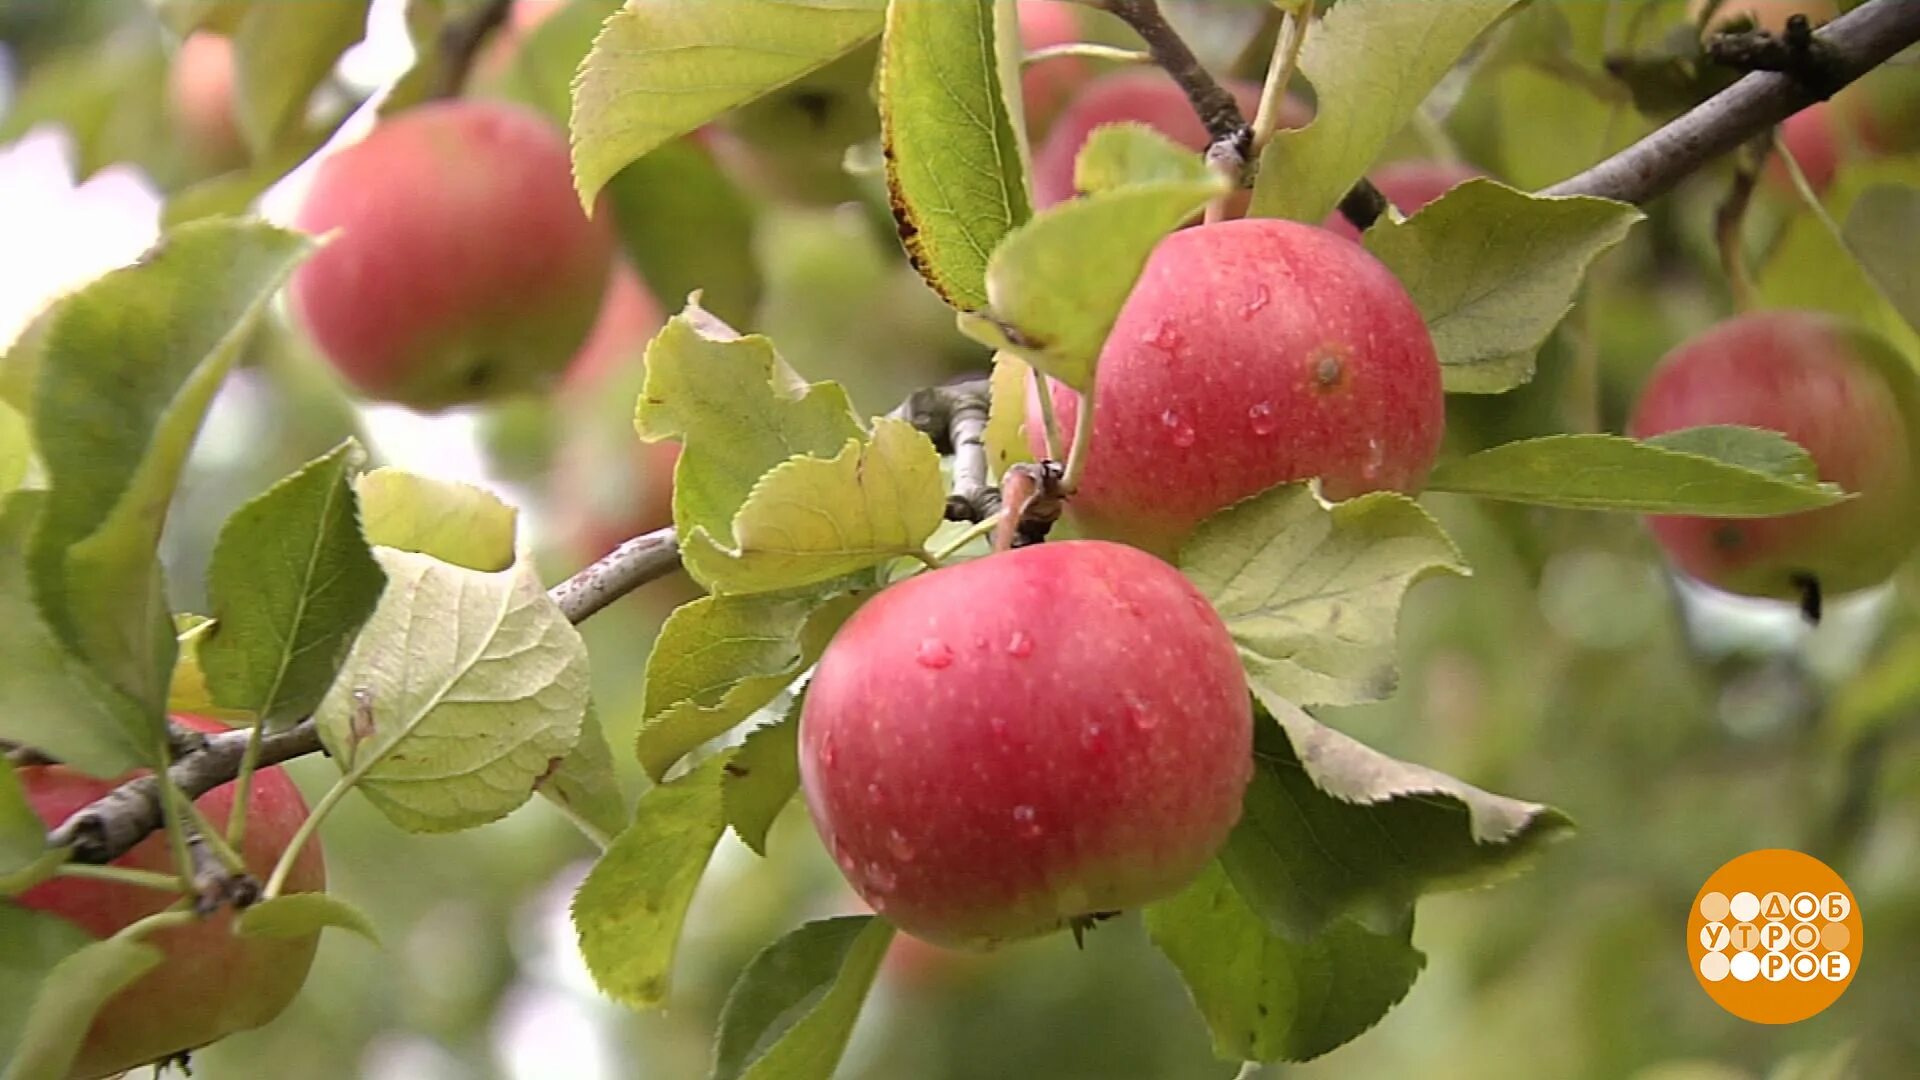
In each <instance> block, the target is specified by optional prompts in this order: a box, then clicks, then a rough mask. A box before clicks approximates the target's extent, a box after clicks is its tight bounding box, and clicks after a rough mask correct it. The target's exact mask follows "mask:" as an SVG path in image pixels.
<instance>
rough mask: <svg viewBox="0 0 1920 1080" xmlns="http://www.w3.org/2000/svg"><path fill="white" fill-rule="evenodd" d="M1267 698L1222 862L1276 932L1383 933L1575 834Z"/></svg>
mask: <svg viewBox="0 0 1920 1080" xmlns="http://www.w3.org/2000/svg"><path fill="white" fill-rule="evenodd" d="M1260 696H1261V698H1262V703H1263V704H1264V706H1265V708H1264V709H1263V710H1262V711H1261V715H1260V716H1259V717H1258V718H1257V720H1256V723H1255V726H1254V740H1253V741H1254V773H1253V783H1252V784H1251V785H1249V786H1248V788H1247V797H1246V809H1245V811H1244V812H1243V813H1242V816H1241V818H1240V822H1239V824H1237V825H1235V826H1234V830H1233V833H1232V834H1231V836H1229V838H1228V840H1227V846H1226V848H1225V849H1224V850H1223V851H1222V852H1221V853H1220V861H1221V864H1222V865H1223V866H1225V868H1226V871H1227V874H1228V875H1229V876H1230V877H1231V878H1232V879H1233V883H1234V885H1235V887H1236V888H1237V889H1238V890H1239V892H1240V894H1241V895H1242V896H1243V897H1244V898H1245V899H1246V902H1247V903H1248V905H1249V906H1250V907H1251V908H1252V909H1253V910H1254V911H1256V912H1258V913H1259V916H1260V917H1261V918H1263V919H1264V920H1265V921H1266V924H1267V927H1268V929H1269V930H1271V931H1272V932H1273V933H1276V934H1280V935H1283V936H1285V937H1287V938H1289V939H1291V940H1295V941H1305V940H1308V939H1310V938H1312V937H1314V936H1316V935H1319V934H1322V933H1324V932H1326V930H1327V929H1328V928H1329V927H1330V926H1333V925H1337V924H1338V923H1339V922H1340V921H1342V920H1344V919H1347V918H1352V919H1355V920H1357V921H1358V922H1359V923H1360V924H1362V925H1364V926H1366V927H1368V928H1370V929H1372V930H1374V931H1376V932H1385V931H1386V930H1387V929H1388V928H1390V927H1392V926H1394V925H1396V924H1397V923H1398V922H1399V921H1400V920H1401V919H1402V918H1403V917H1404V914H1405V912H1406V911H1407V910H1408V909H1409V908H1410V907H1411V905H1412V904H1413V902H1414V900H1415V899H1417V898H1418V897H1420V896H1421V895H1423V894H1425V893H1429V892H1437V891H1441V890H1448V889H1461V888H1469V887H1473V886H1479V885H1485V884H1488V883H1490V882H1494V881H1498V880H1501V879H1503V878H1506V877H1510V876H1512V875H1513V874H1515V873H1518V872H1519V871H1520V870H1522V869H1524V868H1525V866H1526V865H1527V863H1528V862H1529V861H1530V860H1531V859H1532V858H1533V857H1534V856H1535V855H1537V854H1538V853H1539V851H1540V849H1541V848H1542V847H1544V846H1545V845H1546V844H1548V843H1550V842H1552V841H1554V840H1558V839H1561V838H1562V837H1564V836H1566V835H1568V834H1569V833H1570V832H1571V831H1572V828H1573V824H1572V822H1570V821H1568V820H1567V818H1566V816H1565V815H1563V814H1562V813H1560V811H1558V810H1555V809H1553V808H1552V807H1549V806H1542V805H1540V804H1538V803H1530V802H1522V801H1520V800H1518V799H1510V798H1507V797H1505V796H1501V795H1494V794H1490V793H1488V792H1485V791H1482V790H1480V789H1479V788H1476V787H1473V786H1471V785H1469V784H1466V783H1463V782H1461V781H1459V780H1456V779H1454V778H1453V777H1451V776H1447V775H1445V774H1444V773H1439V772H1435V771H1434V770H1432V769H1428V768H1425V767H1423V766H1420V765H1413V764H1409V763H1407V762H1403V761H1396V760H1394V759H1393V758H1390V757H1388V756H1386V755H1385V754H1382V753H1380V752H1379V751H1377V750H1374V749H1372V748H1370V747H1368V746H1366V745H1364V744H1362V743H1359V742H1356V741H1355V740H1353V739H1351V738H1349V737H1347V736H1346V735H1343V734H1341V733H1340V732H1338V731H1335V730H1333V729H1332V728H1330V727H1326V726H1324V725H1322V724H1320V723H1319V722H1318V721H1316V720H1314V719H1313V717H1311V716H1308V715H1307V714H1306V713H1305V712H1303V711H1301V710H1300V709H1297V708H1295V707H1294V706H1292V705H1290V704H1288V703H1287V702H1285V701H1280V700H1277V699H1275V698H1274V697H1273V696H1272V695H1265V694H1263V695H1260ZM1269 718H1271V719H1272V720H1273V721H1274V722H1271V723H1269V722H1268V721H1269Z"/></svg>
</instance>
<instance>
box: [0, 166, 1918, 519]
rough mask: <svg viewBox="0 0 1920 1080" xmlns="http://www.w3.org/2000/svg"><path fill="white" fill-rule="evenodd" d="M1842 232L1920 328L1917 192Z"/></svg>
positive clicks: (1900, 189) (1883, 190)
mask: <svg viewBox="0 0 1920 1080" xmlns="http://www.w3.org/2000/svg"><path fill="white" fill-rule="evenodd" d="M1841 233H1842V234H1843V235H1844V236H1845V237H1846V241H1847V247H1849V248H1851V249H1852V250H1853V254H1854V257H1855V258H1857V259H1859V260H1860V268H1861V269H1862V270H1864V271H1866V274H1867V276H1868V277H1869V278H1871V279H1872V280H1873V283H1874V284H1875V285H1877V286H1879V289H1880V292H1881V295H1883V296H1885V297H1886V298H1887V302H1888V303H1890V304H1892V305H1893V308H1894V310H1895V311H1898V312H1899V313H1900V317H1901V318H1903V319H1905V320H1906V321H1907V325H1908V326H1911V327H1913V328H1914V329H1915V330H1920V267H1915V266H1914V262H1913V253H1914V251H1916V250H1920V191H1915V190H1914V189H1913V188H1911V187H1905V186H1899V185H1894V184H1876V185H1874V186H1873V187H1870V188H1867V189H1866V190H1865V191H1862V192H1861V193H1860V196H1859V198H1857V199H1855V200H1854V203H1853V209H1852V210H1850V211H1849V212H1848V213H1847V224H1846V227H1845V228H1843V229H1842V230H1841ZM0 486H4V485H0Z"/></svg>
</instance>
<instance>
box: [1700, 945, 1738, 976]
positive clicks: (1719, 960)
mask: <svg viewBox="0 0 1920 1080" xmlns="http://www.w3.org/2000/svg"><path fill="white" fill-rule="evenodd" d="M1729 970H1731V968H1730V966H1729V964H1728V961H1727V954H1726V953H1717V952H1710V953H1708V954H1707V955H1705V956H1703V957H1701V958H1700V977H1701V978H1703V979H1705V980H1707V981H1708V982H1719V981H1720V980H1722V979H1724V978H1726V977H1727V972H1728V971H1729Z"/></svg>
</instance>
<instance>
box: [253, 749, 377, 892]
mask: <svg viewBox="0 0 1920 1080" xmlns="http://www.w3.org/2000/svg"><path fill="white" fill-rule="evenodd" d="M359 782H360V773H359V771H358V770H355V771H352V772H347V773H343V774H341V776H340V779H338V780H335V781H334V782H333V786H332V787H330V788H328V789H327V793H326V794H325V795H322V796H320V801H319V802H317V803H315V804H314V805H313V812H312V813H310V814H308V815H307V820H305V821H303V822H301V823H300V828H298V829H296V830H294V834H293V838H292V839H290V840H288V841H287V849H286V850H285V851H282V852H281V853H280V861H279V862H277V863H275V864H274V865H273V873H271V874H269V875H268V876H267V887H266V888H265V889H262V890H261V892H260V899H262V900H271V899H273V898H274V897H276V896H279V895H280V889H281V888H282V887H283V886H285V885H286V883H287V875H288V874H291V873H292V872H293V862H294V860H295V859H297V858H299V857H300V849H302V848H304V847H306V846H307V841H309V840H311V839H313V834H314V833H315V832H317V831H319V828H320V823H321V822H322V821H325V820H326V818H327V815H328V814H330V813H332V812H333V808H334V807H336V806H338V805H340V800H341V799H343V798H345V797H346V794H347V792H349V791H352V790H353V787H354V785H355V784H357V783H359Z"/></svg>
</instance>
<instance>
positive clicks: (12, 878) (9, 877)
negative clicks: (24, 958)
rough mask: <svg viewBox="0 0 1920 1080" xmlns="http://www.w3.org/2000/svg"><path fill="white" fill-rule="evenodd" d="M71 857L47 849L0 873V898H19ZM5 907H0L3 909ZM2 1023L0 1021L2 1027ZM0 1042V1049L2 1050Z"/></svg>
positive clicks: (66, 852) (70, 851) (67, 851)
mask: <svg viewBox="0 0 1920 1080" xmlns="http://www.w3.org/2000/svg"><path fill="white" fill-rule="evenodd" d="M72 857H73V849H72V848H47V849H45V850H44V851H42V852H41V853H40V854H39V856H38V857H37V858H34V859H31V860H29V861H28V862H26V863H23V864H21V865H20V866H19V867H18V868H16V869H13V870H8V871H5V872H0V897H5V896H19V895H20V894H21V893H23V892H26V891H27V890H28V889H31V888H33V887H34V886H35V885H38V884H40V883H41V882H43V881H45V880H47V879H48V878H50V877H52V876H53V875H54V874H56V873H58V872H59V871H60V868H61V867H62V866H64V865H66V862H67V860H68V859H70V858H72ZM3 906H5V905H0V907H3ZM3 1024H4V1021H0V1025H3ZM4 1046H5V1042H4V1040H0V1048H4Z"/></svg>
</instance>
